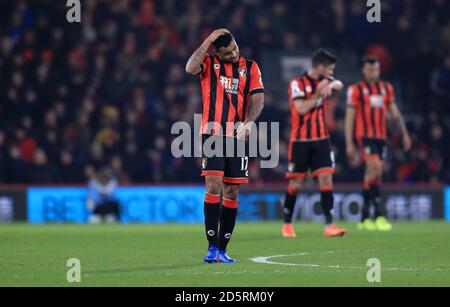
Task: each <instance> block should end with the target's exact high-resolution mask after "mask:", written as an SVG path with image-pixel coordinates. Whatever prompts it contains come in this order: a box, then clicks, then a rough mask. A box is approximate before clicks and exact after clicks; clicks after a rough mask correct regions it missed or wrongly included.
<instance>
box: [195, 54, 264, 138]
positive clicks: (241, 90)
mask: <svg viewBox="0 0 450 307" xmlns="http://www.w3.org/2000/svg"><path fill="white" fill-rule="evenodd" d="M200 79H201V85H202V100H203V112H202V113H203V115H202V126H201V133H202V134H214V135H226V136H235V133H234V129H233V128H234V125H235V124H236V123H238V122H244V121H245V120H246V118H247V116H248V112H249V105H250V96H251V95H253V94H256V93H261V92H264V85H263V81H262V77H261V71H260V69H259V66H258V64H257V63H256V62H254V61H251V60H247V59H244V58H243V57H241V58H240V59H239V62H238V63H235V64H232V63H225V62H223V61H222V60H221V59H220V58H219V57H217V56H213V55H208V56H206V57H205V60H204V61H203V64H202V72H201V75H200Z"/></svg>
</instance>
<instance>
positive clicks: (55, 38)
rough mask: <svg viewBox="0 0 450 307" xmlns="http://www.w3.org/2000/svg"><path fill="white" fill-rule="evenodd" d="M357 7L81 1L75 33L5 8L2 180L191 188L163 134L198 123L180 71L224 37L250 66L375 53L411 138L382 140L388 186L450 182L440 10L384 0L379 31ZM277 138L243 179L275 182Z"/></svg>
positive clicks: (341, 177)
mask: <svg viewBox="0 0 450 307" xmlns="http://www.w3.org/2000/svg"><path fill="white" fill-rule="evenodd" d="M363 2H364V1H356V0H354V1H344V0H332V1H329V0H314V1H313V0H311V1H306V0H305V1H269V0H266V1H264V0H242V1H232V0H217V1H207V0H193V1H175V0H117V1H112V0H86V1H83V2H82V3H83V5H82V10H83V12H82V22H81V23H80V24H78V23H73V24H71V23H68V22H67V20H66V11H67V7H66V6H65V4H66V3H65V1H58V4H56V2H54V1H48V0H18V1H1V3H0V85H1V86H0V183H83V182H86V181H87V180H89V179H90V178H92V176H93V174H94V173H95V171H96V170H98V169H100V168H102V167H104V166H109V167H110V168H111V169H112V170H113V171H114V172H115V174H116V176H117V177H118V178H119V179H120V181H121V182H129V183H143V182H146V183H172V182H196V181H200V180H201V178H200V177H199V174H200V166H199V163H200V161H199V159H195V158H192V159H176V158H174V157H173V155H172V154H171V141H172V139H173V138H174V136H172V135H171V134H170V131H171V129H170V128H171V126H172V124H173V123H175V122H177V121H187V122H192V120H193V116H192V115H193V114H194V113H200V112H201V97H200V86H199V81H198V79H197V78H190V77H188V76H187V75H186V74H185V72H184V65H185V63H186V61H187V59H188V58H189V56H190V54H191V53H192V52H193V51H194V50H195V49H196V48H197V47H198V45H199V44H200V43H201V41H202V39H203V38H205V37H206V36H207V35H208V34H209V33H210V32H211V31H212V30H213V29H216V28H222V27H227V28H229V29H230V30H231V31H232V32H233V33H234V34H235V36H236V38H237V39H238V42H239V44H240V47H241V53H242V54H243V55H245V56H246V57H248V58H252V59H255V60H257V61H260V59H261V53H262V52H263V51H264V50H296V49H297V48H299V47H301V46H309V47H312V48H315V47H321V46H327V47H331V48H333V49H335V50H341V51H345V50H351V51H352V52H353V53H355V54H356V55H358V56H360V55H362V54H364V53H366V52H367V51H368V50H370V48H372V50H378V52H380V50H381V55H382V56H383V58H384V60H383V63H384V67H383V70H384V73H385V75H384V76H385V77H386V78H387V79H389V80H392V81H395V82H396V84H398V85H399V90H397V98H398V100H399V101H400V102H407V103H403V104H402V106H404V107H405V111H406V113H407V115H408V116H407V119H408V120H407V123H408V127H409V129H410V130H411V132H412V136H413V141H414V146H413V150H412V151H411V152H410V153H403V151H402V150H401V146H400V144H401V140H400V137H399V135H398V134H397V133H396V132H395V131H393V132H392V134H391V136H392V138H391V139H390V151H389V162H388V163H386V166H385V167H386V181H388V182H400V183H439V182H450V155H449V154H448V152H449V149H450V148H449V147H450V146H449V142H446V141H445V140H447V139H448V134H449V130H448V128H449V127H448V125H447V123H446V121H445V120H446V118H448V116H449V115H450V111H449V110H450V18H449V15H450V3H449V1H445V0H430V1H417V0H399V1H383V7H382V22H381V23H379V24H369V23H368V22H367V20H366V19H365V16H366V11H367V8H366V7H365V5H364V3H363ZM262 64H264V63H262ZM266 87H267V93H266V109H265V111H264V114H263V116H262V118H263V119H264V120H269V121H270V120H274V121H283V122H286V123H287V122H289V111H288V105H287V101H280V100H279V99H278V98H277V97H274V96H273V95H271V90H270V84H266ZM342 116H343V115H342V114H337V116H336V117H337V118H338V120H337V122H336V129H334V130H333V138H332V141H333V144H334V146H335V151H336V153H337V158H338V160H337V170H338V172H337V174H336V176H337V181H338V182H339V181H340V182H358V181H360V179H361V176H362V168H361V166H360V165H349V164H348V162H347V158H346V156H345V148H344V137H343V130H342V129H343V118H342ZM282 136H283V139H282V141H281V143H280V154H281V163H280V166H279V167H278V168H276V169H265V170H260V169H259V168H258V167H257V166H258V165H259V164H257V163H255V162H254V163H253V164H252V166H251V172H250V174H251V177H252V180H253V182H255V183H263V182H279V181H282V180H283V178H284V176H283V175H284V172H285V171H286V160H285V159H286V150H287V142H288V137H287V136H288V133H284V132H283V133H282Z"/></svg>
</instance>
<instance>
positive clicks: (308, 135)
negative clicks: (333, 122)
mask: <svg viewBox="0 0 450 307" xmlns="http://www.w3.org/2000/svg"><path fill="white" fill-rule="evenodd" d="M318 84H319V80H316V79H313V78H311V77H310V76H308V74H307V73H305V74H304V75H303V76H300V77H295V78H294V79H292V80H291V83H290V87H289V91H288V92H289V104H290V107H291V115H292V129H291V142H295V141H302V142H303V141H316V140H323V139H327V138H329V136H330V135H329V132H328V127H327V123H326V120H325V106H324V101H323V100H320V101H319V103H318V106H317V107H315V108H313V109H311V110H310V111H309V112H308V113H306V114H305V115H300V114H299V113H298V111H297V109H296V108H295V100H297V99H305V100H306V99H309V98H311V96H312V95H313V94H314V93H315V92H316V88H317V85H318Z"/></svg>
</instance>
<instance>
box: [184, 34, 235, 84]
mask: <svg viewBox="0 0 450 307" xmlns="http://www.w3.org/2000/svg"><path fill="white" fill-rule="evenodd" d="M225 33H229V31H228V30H227V29H219V30H216V31H214V32H213V33H211V35H209V36H208V37H207V38H206V39H205V41H204V42H203V44H202V45H201V46H200V47H199V48H198V49H197V50H195V52H194V53H193V54H192V56H191V57H190V58H189V60H188V62H187V64H186V73H187V74H189V75H192V76H196V75H198V74H199V73H200V72H201V71H202V63H203V60H204V59H205V56H206V54H207V53H208V50H209V48H210V47H211V44H212V43H214V42H215V41H216V40H217V39H218V38H219V37H220V36H221V35H223V34H225Z"/></svg>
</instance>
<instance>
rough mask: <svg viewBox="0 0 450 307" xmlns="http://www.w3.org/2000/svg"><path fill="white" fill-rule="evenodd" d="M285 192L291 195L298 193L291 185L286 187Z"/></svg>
mask: <svg viewBox="0 0 450 307" xmlns="http://www.w3.org/2000/svg"><path fill="white" fill-rule="evenodd" d="M287 192H288V194H289V195H291V196H296V195H297V194H298V193H297V192H296V191H294V189H293V188H291V187H288V188H287Z"/></svg>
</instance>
